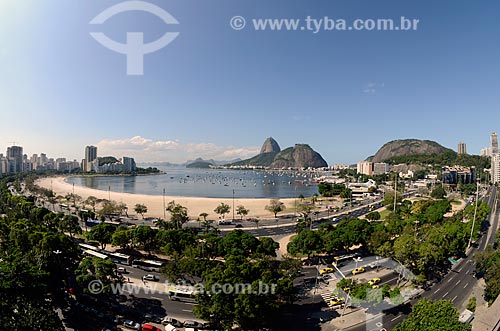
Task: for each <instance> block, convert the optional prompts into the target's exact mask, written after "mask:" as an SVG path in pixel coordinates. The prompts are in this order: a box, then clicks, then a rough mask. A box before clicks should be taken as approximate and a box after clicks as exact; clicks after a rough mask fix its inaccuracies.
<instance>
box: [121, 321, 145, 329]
mask: <svg viewBox="0 0 500 331" xmlns="http://www.w3.org/2000/svg"><path fill="white" fill-rule="evenodd" d="M123 326H124V327H126V328H127V329H131V330H137V331H140V330H141V325H140V324H139V323H136V322H134V321H132V320H126V321H125V322H123Z"/></svg>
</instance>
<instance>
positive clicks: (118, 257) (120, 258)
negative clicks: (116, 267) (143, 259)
mask: <svg viewBox="0 0 500 331" xmlns="http://www.w3.org/2000/svg"><path fill="white" fill-rule="evenodd" d="M108 255H109V257H110V258H111V260H113V262H115V263H120V264H126V265H130V263H131V262H132V257H131V256H130V255H126V254H122V253H109V254H108Z"/></svg>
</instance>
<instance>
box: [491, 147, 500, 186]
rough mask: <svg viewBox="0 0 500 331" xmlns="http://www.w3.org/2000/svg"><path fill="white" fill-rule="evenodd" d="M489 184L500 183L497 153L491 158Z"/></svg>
mask: <svg viewBox="0 0 500 331" xmlns="http://www.w3.org/2000/svg"><path fill="white" fill-rule="evenodd" d="M491 182H492V183H493V184H496V183H500V155H499V154H498V153H497V154H493V155H492V156H491Z"/></svg>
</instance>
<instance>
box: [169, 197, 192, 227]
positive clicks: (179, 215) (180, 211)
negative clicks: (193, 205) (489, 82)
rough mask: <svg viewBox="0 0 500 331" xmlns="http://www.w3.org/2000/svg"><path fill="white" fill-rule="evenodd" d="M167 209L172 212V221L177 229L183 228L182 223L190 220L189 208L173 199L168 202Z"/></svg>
mask: <svg viewBox="0 0 500 331" xmlns="http://www.w3.org/2000/svg"><path fill="white" fill-rule="evenodd" d="M167 211H168V212H169V213H170V222H171V223H172V224H173V225H174V228H175V229H182V225H183V224H184V223H186V222H188V221H189V217H188V214H187V213H188V211H187V208H186V207H184V206H182V205H180V204H178V203H175V201H173V200H172V201H170V202H169V203H168V205H167Z"/></svg>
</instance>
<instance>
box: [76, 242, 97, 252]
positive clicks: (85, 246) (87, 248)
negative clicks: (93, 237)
mask: <svg viewBox="0 0 500 331" xmlns="http://www.w3.org/2000/svg"><path fill="white" fill-rule="evenodd" d="M78 245H79V246H80V247H81V248H82V249H83V250H89V249H90V250H92V251H99V248H97V247H95V246H92V245H89V244H83V243H80V244H78Z"/></svg>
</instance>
